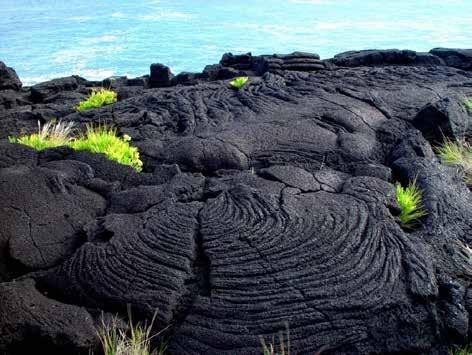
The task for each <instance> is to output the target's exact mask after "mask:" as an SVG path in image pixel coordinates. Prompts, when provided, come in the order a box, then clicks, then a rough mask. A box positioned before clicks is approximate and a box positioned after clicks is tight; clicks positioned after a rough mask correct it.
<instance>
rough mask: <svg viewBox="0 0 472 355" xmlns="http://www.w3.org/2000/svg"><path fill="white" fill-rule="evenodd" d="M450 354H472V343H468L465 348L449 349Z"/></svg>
mask: <svg viewBox="0 0 472 355" xmlns="http://www.w3.org/2000/svg"><path fill="white" fill-rule="evenodd" d="M449 355H472V345H466V346H464V347H463V348H451V349H449Z"/></svg>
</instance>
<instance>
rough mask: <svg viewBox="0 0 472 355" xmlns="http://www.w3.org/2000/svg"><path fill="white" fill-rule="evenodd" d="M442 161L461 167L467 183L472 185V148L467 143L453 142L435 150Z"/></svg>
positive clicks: (448, 141)
mask: <svg viewBox="0 0 472 355" xmlns="http://www.w3.org/2000/svg"><path fill="white" fill-rule="evenodd" d="M435 150H436V153H437V154H438V155H439V157H440V158H441V160H442V161H443V162H444V163H446V164H449V165H457V166H461V167H462V168H463V169H464V172H465V177H466V183H467V184H469V185H472V147H471V146H470V145H469V144H468V143H467V142H466V141H451V140H449V139H446V140H445V142H444V144H443V145H441V146H439V147H436V148H435Z"/></svg>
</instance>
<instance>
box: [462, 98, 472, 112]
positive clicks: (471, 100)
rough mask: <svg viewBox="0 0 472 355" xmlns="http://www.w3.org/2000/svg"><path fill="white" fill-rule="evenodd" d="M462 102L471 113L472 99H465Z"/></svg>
mask: <svg viewBox="0 0 472 355" xmlns="http://www.w3.org/2000/svg"><path fill="white" fill-rule="evenodd" d="M464 104H465V108H466V109H467V111H469V112H470V113H472V99H467V100H465V102H464Z"/></svg>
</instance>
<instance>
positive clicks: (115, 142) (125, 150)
mask: <svg viewBox="0 0 472 355" xmlns="http://www.w3.org/2000/svg"><path fill="white" fill-rule="evenodd" d="M38 126H39V129H38V133H33V134H30V135H26V136H21V137H19V138H15V137H8V141H9V142H10V143H18V144H24V145H27V146H29V147H32V148H34V149H36V150H43V149H47V148H55V147H59V146H65V145H66V146H69V147H70V148H72V149H74V150H78V151H88V152H92V153H102V154H105V156H106V157H107V158H108V159H110V160H113V161H116V162H118V163H120V164H123V165H129V166H131V167H132V168H134V169H135V170H136V171H141V170H142V168H143V162H142V161H141V160H140V158H139V151H138V148H136V147H133V146H131V145H130V140H131V138H130V137H129V136H128V135H124V136H123V137H118V136H117V132H116V129H114V128H110V127H107V126H105V125H102V126H98V127H96V128H94V127H92V126H87V132H86V133H85V135H83V136H82V137H79V138H71V136H70V134H71V132H72V127H73V123H72V122H69V123H63V122H61V121H59V122H58V123H54V122H53V121H51V122H48V123H47V124H45V125H44V126H43V127H41V124H40V123H39V122H38Z"/></svg>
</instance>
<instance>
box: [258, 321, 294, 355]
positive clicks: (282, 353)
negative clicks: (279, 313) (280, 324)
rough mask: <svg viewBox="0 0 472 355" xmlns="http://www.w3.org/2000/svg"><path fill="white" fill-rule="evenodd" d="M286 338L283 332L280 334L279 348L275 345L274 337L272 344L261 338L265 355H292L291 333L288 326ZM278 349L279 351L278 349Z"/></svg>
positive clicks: (286, 326)
mask: <svg viewBox="0 0 472 355" xmlns="http://www.w3.org/2000/svg"><path fill="white" fill-rule="evenodd" d="M285 328H286V337H284V334H283V333H282V332H279V346H278V347H277V345H275V339H274V337H272V342H271V343H267V342H266V341H265V339H264V337H262V336H260V337H259V339H260V341H261V345H262V354H263V355H290V331H289V328H288V325H287V324H286V325H285ZM277 348H278V349H277Z"/></svg>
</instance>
